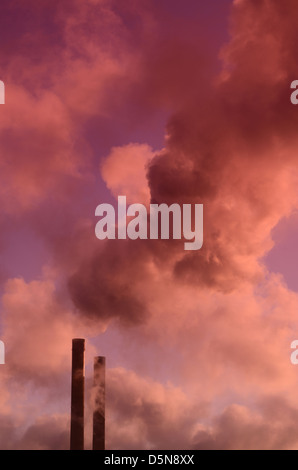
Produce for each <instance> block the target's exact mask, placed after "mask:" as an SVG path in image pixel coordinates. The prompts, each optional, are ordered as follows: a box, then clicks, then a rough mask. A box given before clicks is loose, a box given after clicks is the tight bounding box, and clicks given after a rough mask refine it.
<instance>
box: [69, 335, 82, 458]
mask: <svg viewBox="0 0 298 470" xmlns="http://www.w3.org/2000/svg"><path fill="white" fill-rule="evenodd" d="M84 356H85V340H84V339H79V338H75V339H73V340H72V374H71V428H70V450H84V385H85V358H84Z"/></svg>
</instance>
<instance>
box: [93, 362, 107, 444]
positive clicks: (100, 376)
mask: <svg viewBox="0 0 298 470" xmlns="http://www.w3.org/2000/svg"><path fill="white" fill-rule="evenodd" d="M105 369H106V358H105V357H100V356H99V357H95V358H94V384H93V385H94V388H95V392H96V395H95V402H94V412H93V445H92V449H93V450H105Z"/></svg>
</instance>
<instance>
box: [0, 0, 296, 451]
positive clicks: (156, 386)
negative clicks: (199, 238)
mask: <svg viewBox="0 0 298 470" xmlns="http://www.w3.org/2000/svg"><path fill="white" fill-rule="evenodd" d="M297 20H298V5H297V1H296V0H286V1H284V2H281V1H280V0H234V1H233V0H213V1H212V2H206V1H202V0H187V2H186V1H185V0H84V1H83V0H63V1H58V0H43V1H38V0H26V2H24V1H23V0H9V1H8V0H4V1H3V2H1V15H0V51H1V53H0V80H2V81H3V82H4V83H5V87H6V88H5V89H6V96H5V99H6V103H5V105H0V207H1V211H0V223H1V232H0V259H1V263H0V295H1V304H0V340H2V341H3V342H4V343H5V347H6V364H5V365H0V386H1V393H0V449H13V450H17V449H42V450H44V449H50V450H53V449H68V448H69V423H70V369H71V340H72V338H75V337H80V338H86V386H87V391H86V448H91V424H92V423H91V421H92V408H91V402H92V366H93V357H94V356H95V355H103V356H106V358H107V359H106V360H107V412H106V423H107V429H106V431H107V448H108V449H298V394H297V389H298V366H294V365H292V364H291V362H290V355H291V348H290V345H291V343H292V341H294V340H296V339H298V275H297V274H298V248H297V243H298V242H297V240H298V107H295V106H294V105H293V104H292V103H291V101H290V95H291V89H290V85H291V82H292V81H293V80H297V79H298V59H297V45H298V29H297ZM118 195H125V196H126V197H127V202H128V204H132V203H142V204H144V205H146V206H148V205H149V204H150V201H154V202H155V203H159V204H161V203H166V204H172V203H178V204H203V205H204V245H203V248H202V249H201V250H199V251H185V250H184V249H183V243H177V242H176V241H173V240H135V241H132V240H105V241H100V240H98V239H97V238H96V236H95V231H94V230H95V225H96V222H97V219H96V217H95V208H96V207H97V205H99V204H101V203H111V204H115V205H116V203H117V197H118Z"/></svg>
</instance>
